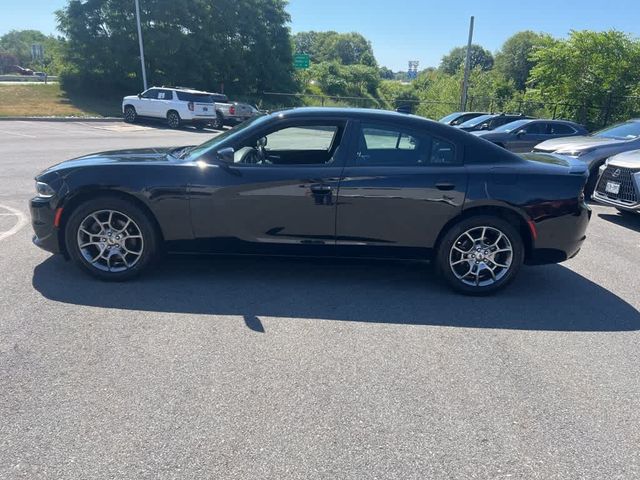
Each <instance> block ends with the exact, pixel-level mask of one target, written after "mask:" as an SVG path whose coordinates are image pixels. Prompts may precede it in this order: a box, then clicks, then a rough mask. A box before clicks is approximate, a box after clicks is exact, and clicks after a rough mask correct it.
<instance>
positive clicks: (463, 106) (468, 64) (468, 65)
mask: <svg viewBox="0 0 640 480" xmlns="http://www.w3.org/2000/svg"><path fill="white" fill-rule="evenodd" d="M136 1H137V0H136ZM471 42H473V17H471V20H470V22H469V41H468V42H467V57H466V59H465V62H464V80H462V95H461V96H460V110H461V111H463V112H464V111H465V110H466V108H467V91H468V90H469V70H470V69H471Z"/></svg>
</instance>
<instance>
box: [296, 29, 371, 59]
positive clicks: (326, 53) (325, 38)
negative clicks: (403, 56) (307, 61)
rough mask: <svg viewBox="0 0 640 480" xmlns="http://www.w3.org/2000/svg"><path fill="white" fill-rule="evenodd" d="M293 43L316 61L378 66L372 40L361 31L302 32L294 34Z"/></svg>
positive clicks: (298, 50) (299, 51)
mask: <svg viewBox="0 0 640 480" xmlns="http://www.w3.org/2000/svg"><path fill="white" fill-rule="evenodd" d="M293 43H294V49H295V51H296V52H297V53H308V54H309V55H310V56H311V59H312V61H313V62H316V63H321V62H334V61H336V62H339V63H341V64H343V65H356V64H363V65H368V66H372V67H375V66H376V61H375V57H374V55H373V49H372V48H371V42H369V40H367V39H366V38H364V37H363V36H362V35H361V34H359V33H355V32H351V33H338V32H333V31H328V32H314V31H310V32H300V33H297V34H295V35H294V36H293Z"/></svg>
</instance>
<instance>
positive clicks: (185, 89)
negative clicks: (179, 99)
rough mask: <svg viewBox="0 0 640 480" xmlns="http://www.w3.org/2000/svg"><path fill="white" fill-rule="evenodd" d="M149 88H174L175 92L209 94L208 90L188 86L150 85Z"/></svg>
mask: <svg viewBox="0 0 640 480" xmlns="http://www.w3.org/2000/svg"><path fill="white" fill-rule="evenodd" d="M151 88H161V89H164V90H176V91H177V92H185V93H199V94H202V95H210V93H209V92H204V91H202V90H196V89H195V88H188V87H151Z"/></svg>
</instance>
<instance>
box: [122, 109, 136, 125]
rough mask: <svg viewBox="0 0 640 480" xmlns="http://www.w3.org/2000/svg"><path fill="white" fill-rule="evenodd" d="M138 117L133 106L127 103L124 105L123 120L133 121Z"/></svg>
mask: <svg viewBox="0 0 640 480" xmlns="http://www.w3.org/2000/svg"><path fill="white" fill-rule="evenodd" d="M137 118H138V114H137V113H136V109H135V107H133V106H132V105H127V106H126V107H124V121H125V122H127V123H134V122H135V121H136V119H137Z"/></svg>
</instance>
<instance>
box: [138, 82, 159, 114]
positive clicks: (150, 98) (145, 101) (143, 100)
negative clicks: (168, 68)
mask: <svg viewBox="0 0 640 480" xmlns="http://www.w3.org/2000/svg"><path fill="white" fill-rule="evenodd" d="M157 98H158V89H157V88H150V89H148V90H146V91H145V92H143V93H142V95H140V98H139V100H138V101H137V102H136V112H137V113H138V115H140V116H143V117H152V116H153V109H154V104H153V102H155V101H156V99H157Z"/></svg>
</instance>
